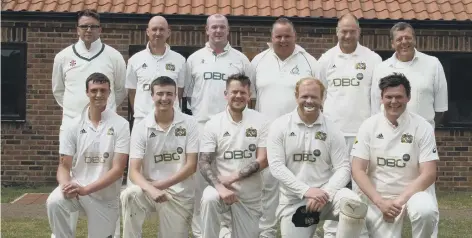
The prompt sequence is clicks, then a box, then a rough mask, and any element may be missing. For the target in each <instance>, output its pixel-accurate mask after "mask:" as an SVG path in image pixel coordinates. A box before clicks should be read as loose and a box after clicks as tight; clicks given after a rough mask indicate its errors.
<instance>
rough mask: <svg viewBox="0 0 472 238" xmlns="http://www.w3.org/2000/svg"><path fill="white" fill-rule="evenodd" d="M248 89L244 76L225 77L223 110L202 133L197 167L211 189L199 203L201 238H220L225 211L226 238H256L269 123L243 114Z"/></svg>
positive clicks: (253, 114) (251, 112)
mask: <svg viewBox="0 0 472 238" xmlns="http://www.w3.org/2000/svg"><path fill="white" fill-rule="evenodd" d="M250 85H251V81H250V80H249V78H248V77H246V76H244V75H232V76H229V77H228V79H227V81H226V90H225V96H226V100H227V101H228V104H227V107H226V110H224V111H223V112H221V113H218V114H216V115H215V116H213V117H212V118H211V119H210V120H209V121H208V122H207V123H206V125H205V128H204V133H203V138H202V140H201V142H200V143H201V146H200V159H199V167H200V172H201V173H202V175H203V177H204V178H205V179H206V180H207V181H208V183H209V184H210V185H209V186H207V187H206V188H205V189H204V191H203V196H202V200H201V212H202V217H204V218H205V219H204V220H203V227H202V231H203V237H204V238H215V237H219V234H220V223H221V221H222V214H223V213H226V212H228V211H229V212H230V213H231V217H232V229H231V232H232V236H231V237H244V238H258V237H259V219H260V216H261V212H262V211H261V195H262V181H261V174H260V173H259V172H260V171H261V170H263V169H264V168H266V167H267V156H266V148H265V147H266V137H267V129H268V122H267V120H266V119H265V118H264V117H263V116H262V114H260V113H259V112H257V111H254V110H252V109H249V108H247V104H248V102H249V100H250ZM223 230H224V229H223ZM222 235H225V234H222ZM226 235H227V234H226Z"/></svg>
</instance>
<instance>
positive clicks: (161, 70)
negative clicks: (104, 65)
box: [126, 43, 186, 117]
mask: <svg viewBox="0 0 472 238" xmlns="http://www.w3.org/2000/svg"><path fill="white" fill-rule="evenodd" d="M185 68H186V64H185V58H184V57H183V56H182V55H181V54H179V53H177V52H175V51H173V50H171V49H170V46H169V45H167V44H166V51H165V53H164V54H163V55H159V56H158V55H153V54H152V53H151V50H150V49H149V43H148V44H147V46H146V49H144V50H142V51H140V52H138V53H136V54H134V55H133V56H131V58H130V59H129V60H128V68H127V69H126V88H127V89H135V90H136V96H135V99H134V117H145V116H146V115H147V114H148V113H150V112H152V111H153V110H154V102H153V100H152V96H151V83H152V81H154V80H155V79H156V78H158V77H160V76H168V77H169V78H172V79H173V80H174V81H175V82H176V84H177V87H178V88H183V87H184V83H185V76H186V71H185ZM176 95H177V91H176ZM174 106H175V107H174V108H175V109H177V110H180V107H179V100H175V103H174Z"/></svg>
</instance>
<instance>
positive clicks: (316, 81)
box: [295, 77, 325, 98]
mask: <svg viewBox="0 0 472 238" xmlns="http://www.w3.org/2000/svg"><path fill="white" fill-rule="evenodd" d="M308 81H312V82H313V83H314V84H316V85H318V87H320V90H321V98H323V97H324V93H325V86H324V84H323V83H322V82H321V80H319V79H316V78H314V77H306V78H301V79H300V80H298V82H297V84H296V85H295V96H297V97H298V93H299V89H300V85H302V84H303V83H304V82H308Z"/></svg>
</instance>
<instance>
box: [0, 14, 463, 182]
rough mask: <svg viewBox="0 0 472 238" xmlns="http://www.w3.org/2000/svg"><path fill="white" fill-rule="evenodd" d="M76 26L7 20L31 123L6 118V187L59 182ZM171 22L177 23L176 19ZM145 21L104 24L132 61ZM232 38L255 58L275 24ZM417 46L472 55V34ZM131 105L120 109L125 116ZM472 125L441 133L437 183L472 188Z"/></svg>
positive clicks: (319, 32) (175, 40) (5, 33)
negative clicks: (54, 80)
mask: <svg viewBox="0 0 472 238" xmlns="http://www.w3.org/2000/svg"><path fill="white" fill-rule="evenodd" d="M74 24H75V23H74V22H66V23H52V22H12V21H8V20H7V19H2V38H1V40H2V42H8V41H26V42H28V57H27V58H28V72H27V78H28V82H27V118H26V119H27V120H26V121H27V122H26V123H2V127H1V128H2V142H1V145H2V148H1V149H2V152H1V155H2V160H1V166H2V170H1V179H2V184H15V183H55V182H56V179H55V174H56V168H57V163H58V151H57V150H58V130H59V124H60V118H61V108H60V107H59V106H58V105H57V104H56V102H55V100H54V98H53V96H52V93H51V72H52V63H53V59H54V56H55V54H56V53H58V52H59V51H60V50H61V49H62V48H64V47H66V46H68V45H70V44H72V43H74V42H75V41H76V40H77V36H76V33H75V25H74ZM170 24H171V25H172V22H171V23H170ZM145 27H146V24H138V25H136V24H107V23H106V24H103V29H104V30H103V34H102V40H103V41H104V42H105V43H107V44H110V45H111V46H113V47H115V48H116V49H117V50H119V51H120V52H121V53H122V54H123V56H124V57H125V60H127V59H128V47H129V45H139V44H141V45H144V44H145V43H146V37H145V31H144V29H145ZM231 30H232V32H231V36H230V37H231V43H232V44H233V45H237V46H241V47H242V51H243V52H244V53H245V54H247V55H248V57H249V58H252V57H253V56H254V55H256V54H257V53H258V52H260V51H262V50H264V49H266V48H267V45H266V43H267V42H268V41H269V40H270V39H269V27H248V26H236V25H232V26H231ZM297 32H298V42H299V44H300V45H301V46H302V47H304V48H305V49H306V50H307V51H308V52H310V53H311V54H313V55H314V56H315V57H316V58H318V57H319V56H320V55H321V53H323V52H324V51H325V50H326V49H328V48H330V47H333V46H334V45H335V44H336V39H335V35H334V29H333V28H316V29H314V28H312V27H299V28H298V29H297ZM417 35H418V49H419V50H433V51H468V52H472V37H471V35H472V34H467V35H468V36H466V35H465V34H464V31H454V30H451V29H449V30H448V31H432V30H418V31H417ZM205 40H206V37H205V34H204V28H203V26H191V25H172V35H171V38H170V40H169V44H170V45H171V46H172V45H173V46H176V45H181V46H197V47H201V46H203V44H204V43H205ZM361 43H362V44H363V45H365V46H368V47H370V48H371V49H374V50H389V47H390V45H389V42H388V29H363V37H362V40H361ZM126 111H127V105H122V107H121V109H120V113H121V114H122V115H123V116H124V117H126ZM471 136H472V129H469V130H461V131H456V130H438V131H437V139H438V150H439V153H440V155H441V161H440V162H439V169H438V171H439V175H438V183H437V184H438V187H439V188H440V189H443V190H460V191H463V190H468V191H472V140H471V139H470V138H471Z"/></svg>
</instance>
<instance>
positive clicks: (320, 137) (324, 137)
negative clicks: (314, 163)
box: [315, 131, 326, 141]
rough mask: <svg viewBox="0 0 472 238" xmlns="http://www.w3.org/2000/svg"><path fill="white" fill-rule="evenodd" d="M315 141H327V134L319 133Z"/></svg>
mask: <svg viewBox="0 0 472 238" xmlns="http://www.w3.org/2000/svg"><path fill="white" fill-rule="evenodd" d="M315 139H316V140H322V141H326V133H324V132H322V131H317V132H316V134H315Z"/></svg>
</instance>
